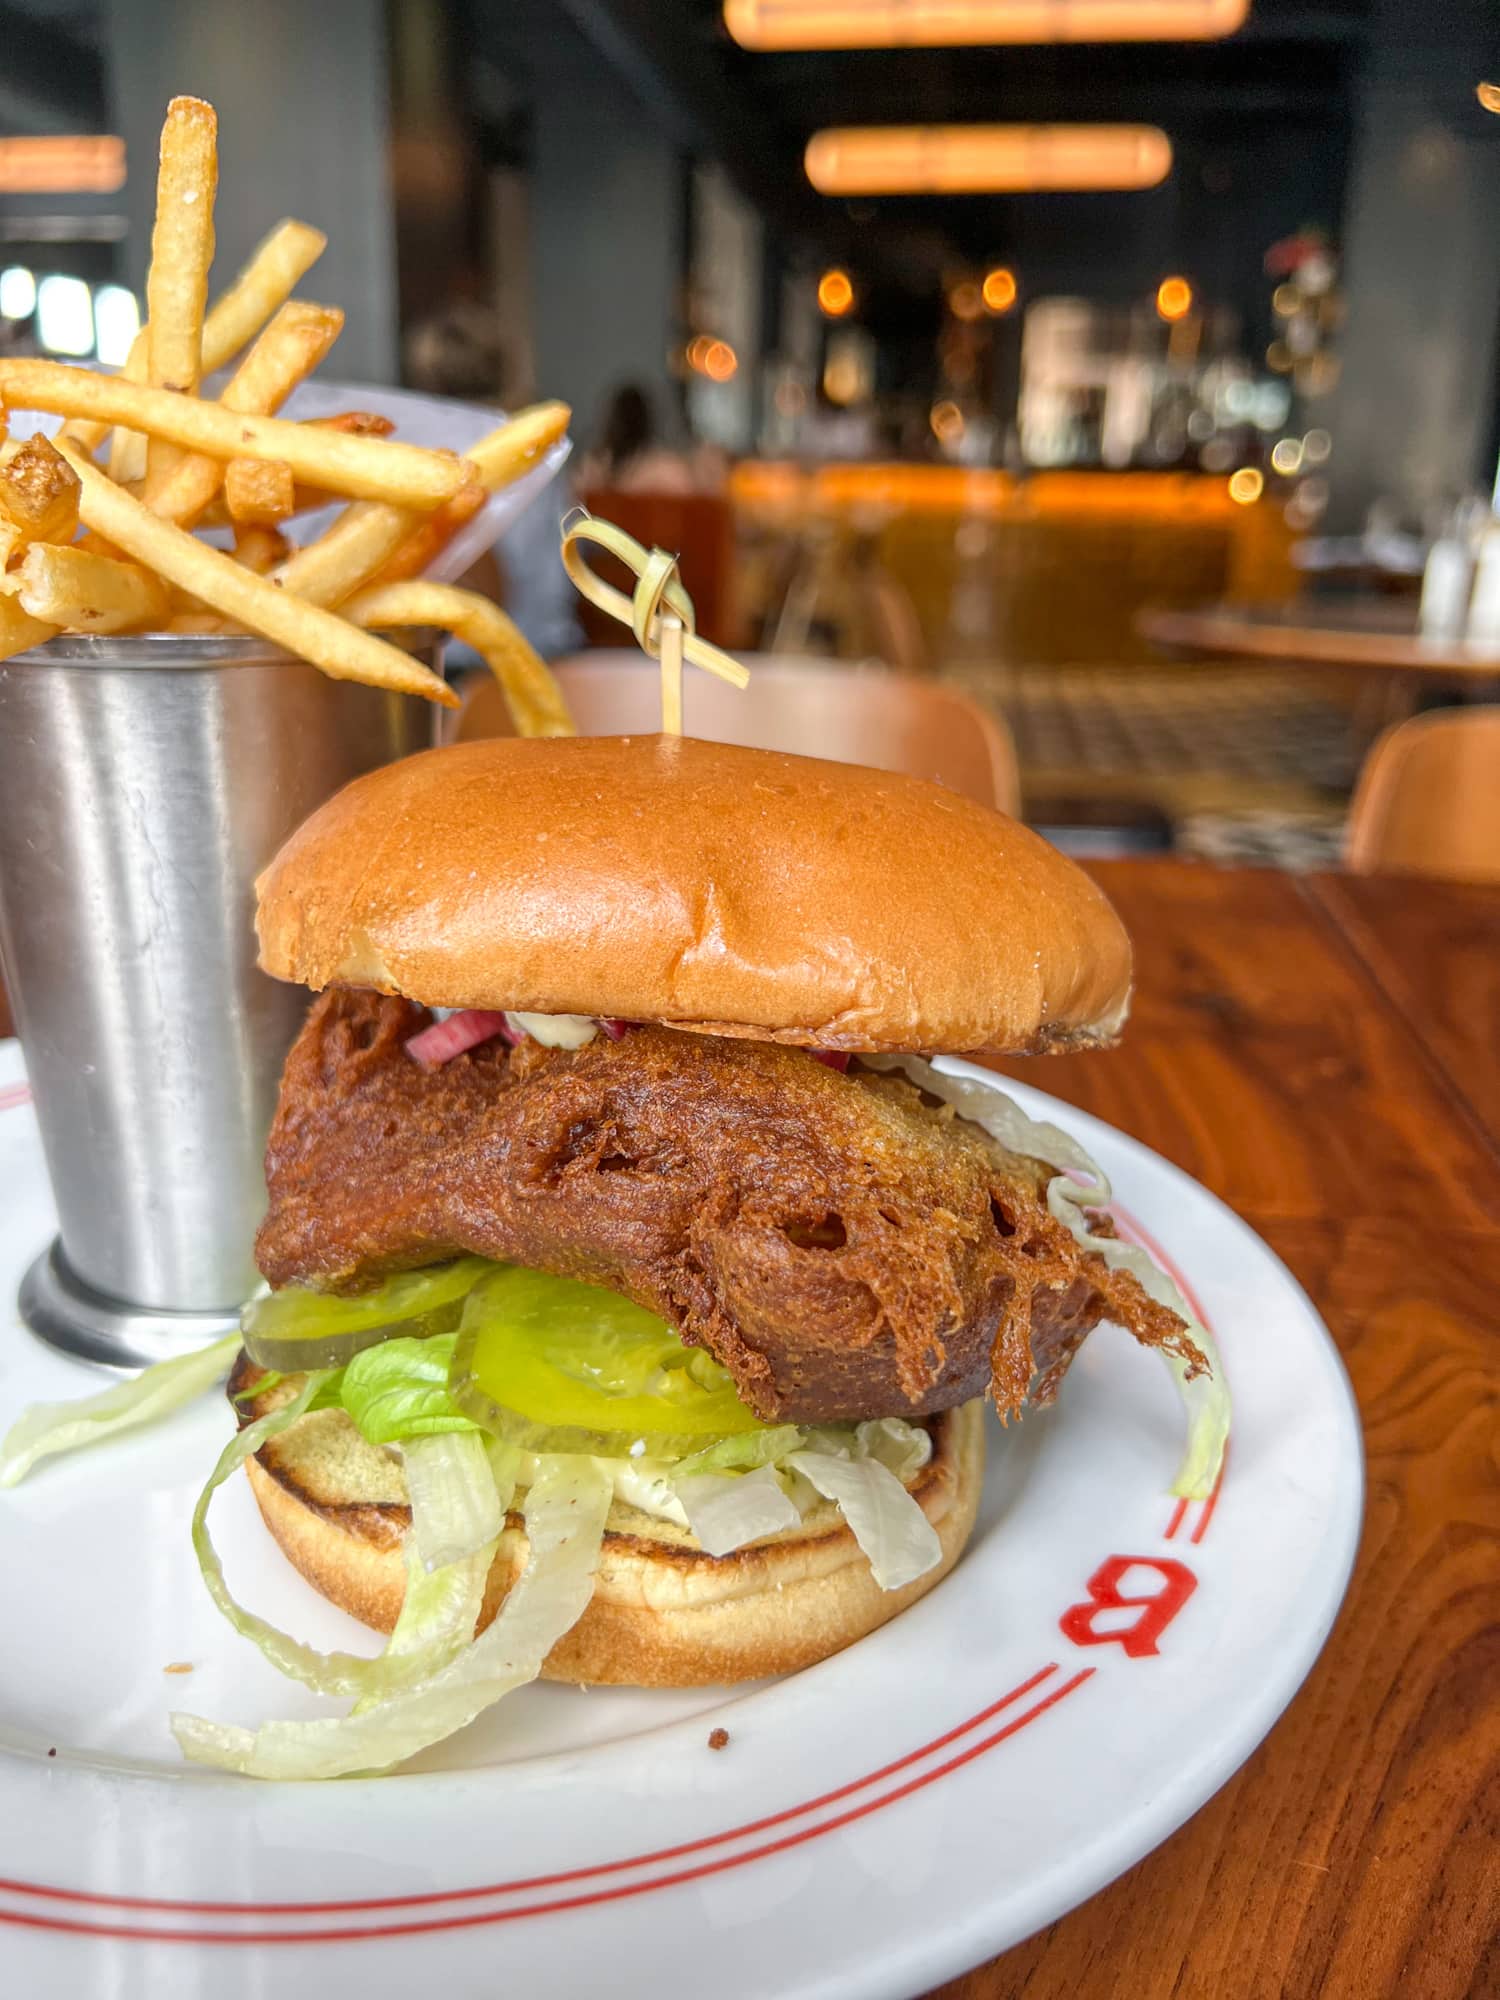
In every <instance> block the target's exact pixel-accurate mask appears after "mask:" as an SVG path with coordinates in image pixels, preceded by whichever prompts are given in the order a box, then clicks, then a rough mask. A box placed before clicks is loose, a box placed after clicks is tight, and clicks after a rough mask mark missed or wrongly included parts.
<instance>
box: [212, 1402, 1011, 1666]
mask: <svg viewBox="0 0 1500 2000" xmlns="http://www.w3.org/2000/svg"><path fill="white" fill-rule="evenodd" d="M246 1470H247V1472H248V1473H249V1476H250V1484H251V1486H252V1488H253V1489H254V1493H255V1498H256V1500H257V1502H258V1504H259V1506H260V1511H261V1515H262V1517H263V1518H264V1520H265V1523H266V1526H267V1527H268V1528H269V1529H270V1531H271V1533H272V1535H273V1536H274V1537H275V1538H276V1541H277V1542H278V1543H279V1544H280V1546H281V1549H282V1551H283V1553H284V1554H285V1555H286V1557H287V1558H288V1560H289V1561H290V1562H291V1563H292V1565H293V1567H294V1568H296V1569H297V1570H298V1571H300V1572H301V1574H302V1575H303V1576H304V1577H305V1578H306V1579H307V1581H308V1582H309V1583H310V1584H311V1585H312V1586H313V1588H314V1589H315V1590H317V1591H320V1592H321V1593H322V1595H323V1596H324V1597H326V1598H328V1599H329V1600H330V1601H331V1602H332V1603H334V1604H336V1605H338V1606H339V1608H340V1609H341V1610H343V1611H346V1612H348V1613H349V1614H350V1615H351V1616H352V1617H354V1618H358V1619H359V1620H361V1622H362V1623H364V1624H366V1625H371V1626H373V1627H375V1629H376V1630H377V1631H381V1632H389V1631H390V1630H391V1628H392V1627H393V1626H394V1625H395V1622H396V1618H397V1615H398V1613H399V1612H400V1609H401V1601H402V1597H403V1595H404V1593H405V1567H404V1562H403V1557H402V1550H401V1542H402V1537H403V1535H404V1533H405V1529H406V1526H407V1524H408V1522H409V1520H410V1513H409V1510H408V1508H407V1506H406V1504H405V1494H404V1485H403V1482H402V1479H401V1471H400V1467H399V1465H397V1464H396V1463H395V1461H394V1460H393V1459H391V1458H389V1457H388V1456H387V1455H386V1454H385V1453H383V1452H379V1451H377V1450H375V1448H374V1447H373V1446H371V1445H368V1444H366V1442H365V1440H364V1439H363V1438H362V1437H361V1436H360V1435H359V1432H358V1431H357V1430H356V1429H355V1428H354V1426H353V1424H352V1423H350V1421H349V1419H348V1418H347V1416H345V1414H344V1413H343V1411H341V1410H326V1411H321V1412H319V1413H317V1414H315V1415H313V1416H310V1417H303V1418H301V1419H300V1420H299V1421H298V1422H297V1423H296V1424H294V1425H293V1426H292V1427H291V1428H290V1429H289V1430H287V1431H284V1432H283V1433H282V1434H281V1435H280V1436H279V1437H277V1438H274V1439H272V1440H271V1442H270V1443H268V1444H267V1445H265V1446H263V1447H262V1449H261V1451H260V1452H259V1453H258V1454H257V1456H256V1457H254V1458H251V1459H249V1460H248V1461H247V1463H246ZM983 1472H984V1413H983V1405H982V1404H981V1403H979V1402H973V1403H968V1404H966V1405H965V1406H964V1407H963V1408H962V1409H959V1410H951V1411H949V1412H947V1413H946V1414H945V1415H943V1416H941V1417H939V1418H936V1419H935V1420H934V1422H933V1455H932V1458H931V1459H930V1460H929V1462H928V1463H927V1465H925V1466H924V1467H923V1468H922V1470H921V1471H920V1472H919V1473H918V1474H917V1476H916V1477H915V1479H913V1480H912V1481H911V1484H910V1491H911V1493H912V1494H913V1496H914V1498H915V1499H916V1500H917V1502H918V1503H919V1505H920V1506H921V1508H922V1511H923V1513H925V1514H926V1516H927V1518H928V1520H929V1521H930V1522H931V1523H932V1525H933V1527H934V1528H935V1529H936V1530H937V1535H938V1540H939V1542H940V1543H941V1545H942V1551H943V1554H942V1560H941V1562H940V1563H938V1564H937V1566H936V1567H935V1568H933V1569H931V1570H929V1571H928V1572H927V1574H926V1575H925V1576H922V1577H919V1578H918V1579H917V1581H916V1582H915V1583H911V1584H908V1585H907V1586H906V1588H905V1589H904V1590H896V1591H884V1590H881V1589H880V1588H879V1586H878V1585H877V1584H876V1582H875V1580H874V1578H873V1577H872V1576H871V1574H870V1568H869V1564H868V1563H867V1562H866V1560H865V1557H864V1555H863V1553H862V1552H861V1550H860V1548H859V1545H858V1543H857V1542H856V1541H855V1539H854V1537H853V1535H851V1534H850V1532H849V1530H848V1529H847V1528H846V1527H845V1526H844V1523H843V1519H842V1517H841V1516H840V1515H839V1514H838V1512H837V1511H836V1509H834V1508H833V1507H831V1506H828V1505H823V1506H820V1507H819V1508H817V1509H816V1510H815V1511H814V1512H813V1513H811V1514H809V1515H808V1517H807V1518H806V1519H805V1520H804V1521H803V1523H802V1525H801V1527H800V1528H796V1529H792V1530H789V1531H788V1532H786V1533H785V1534H783V1535H779V1536H774V1537H771V1538H768V1539H767V1540H765V1541H762V1542H758V1543H756V1544H755V1545H754V1546H753V1547H750V1548H745V1549H740V1550H737V1551H736V1552H735V1553H734V1554H732V1555H728V1556H717V1557H715V1556H708V1555H705V1554H704V1553H703V1552H702V1550H701V1549H699V1547H698V1546H697V1544H696V1542H694V1540H693V1538H692V1537H691V1536H690V1535H689V1534H688V1533H687V1532H686V1531H685V1530H684V1529H682V1528H679V1527H676V1526H675V1525H673V1524H672V1523H671V1522H665V1521H658V1520H655V1519H653V1518H652V1517H651V1516H649V1515H646V1514H643V1513H641V1512H639V1511H638V1510H637V1509H635V1508H633V1507H629V1506H625V1505H623V1504H622V1503H619V1502H616V1504H615V1506H614V1507H613V1508H612V1509H611V1512H610V1516H609V1523H608V1526H607V1529H606V1532H605V1536H604V1545H603V1549H602V1551H601V1554H600V1560H599V1569H598V1573H597V1575H596V1577H595V1582H594V1595H593V1598H592V1600H591V1601H590V1604H589V1607H588V1609H587V1610H586V1611H585V1612H584V1614H583V1617H582V1618H581V1619H580V1620H579V1621H578V1623H577V1624H576V1625H575V1626H574V1627H573V1629H572V1631H571V1632H568V1633H566V1634H565V1635H564V1637H563V1638H562V1639H560V1640H559V1641H558V1643H557V1645H556V1646H555V1647H554V1648H553V1649H552V1652H551V1653H550V1654H549V1655H548V1657H547V1661H546V1664H545V1665H544V1666H543V1668H542V1677H543V1679H545V1680H555V1681H576V1682H579V1683H582V1684H586V1685H588V1684H597V1683H609V1682H613V1683H618V1684H622V1685H626V1686H632V1687H695V1686H701V1685H713V1684H719V1683H723V1682H730V1681H743V1680H757V1679H760V1678H761V1677H762V1676H764V1675H768V1674H785V1673H792V1672H794V1671H796V1670H797V1669H798V1668H801V1667H807V1666H811V1665H813V1663H814V1662H815V1661H817V1660H822V1659H826V1658H827V1657H828V1655H829V1654H830V1653H836V1652H838V1651H840V1649H841V1648H843V1647H844V1646H848V1645H851V1644H852V1643H853V1642H854V1641H855V1640H856V1639H860V1638H863V1636H864V1635H865V1633H867V1632H873V1631H874V1630H875V1628H876V1627H877V1626H879V1625H883V1624H885V1623H886V1621H887V1620H888V1619H890V1618H894V1617H895V1616H896V1614H897V1613H898V1612H900V1611H904V1610H905V1609H906V1607H907V1605H909V1604H913V1603H915V1602H916V1600H917V1599H918V1598H919V1597H922V1596H925V1595H926V1593H927V1592H928V1591H929V1590H931V1589H932V1587H933V1585H934V1584H936V1583H938V1582H940V1581H941V1580H942V1578H943V1577H945V1576H946V1575H947V1573H948V1571H949V1570H950V1569H951V1568H952V1567H953V1564H954V1563H955V1562H956V1561H957V1560H958V1557H959V1555H960V1554H961V1552H962V1550H963V1547H964V1544H965V1543H966V1542H967V1540H968V1538H969V1535H970V1532H971V1531H972V1529H973V1526H974V1515H975V1510H976V1509H977V1507H978V1504H979V1489H980V1484H981V1480H982V1476H983ZM525 1561H526V1534H525V1530H524V1528H523V1526H522V1525H521V1520H520V1516H519V1515H517V1514H512V1515H511V1516H510V1518H509V1520H508V1522H507V1525H506V1529H505V1533H504V1534H503V1536H502V1537H501V1541H500V1547H499V1549H498V1551H497V1553H496V1556H495V1562H494V1567H493V1568H492V1569H491V1571H490V1577H489V1583H488V1586H487V1588H486V1591H485V1599H484V1608H483V1611H482V1612H481V1614H480V1619H479V1626H478V1629H479V1630H481V1631H482V1630H483V1629H484V1627H485V1626H486V1625H488V1624H489V1622H490V1620H491V1619H492V1618H493V1617H494V1616H495V1614H496V1612H497V1611H498V1610H499V1608H500V1606H501V1604H502V1603H503V1602H504V1599H505V1595H506V1592H507V1591H508V1590H509V1589H510V1587H511V1585H512V1583H514V1582H515V1580H516V1578H517V1577H518V1576H519V1575H520V1573H521V1570H522V1568H523V1567H524V1565H525Z"/></svg>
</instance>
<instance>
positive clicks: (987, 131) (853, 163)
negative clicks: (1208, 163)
mask: <svg viewBox="0 0 1500 2000" xmlns="http://www.w3.org/2000/svg"><path fill="white" fill-rule="evenodd" d="M804 164H805V166H806V168H807V178H808V179H809V180H810V181H811V182H812V184H813V186H814V187H815V188H816V189H817V190H818V192H819V193H820V194H837V195H870V194H1032V193H1040V192H1054V193H1062V192H1069V191H1073V192H1094V191H1099V190H1103V189H1116V188H1148V187H1155V186H1156V184H1157V182H1158V181H1162V180H1165V179H1166V176H1167V174H1168V172H1169V170H1170V168H1171V165H1172V143H1171V141H1170V140H1169V139H1168V137H1167V135H1166V133H1165V132H1161V131H1158V129H1157V128H1156V126H1154V125H863V126H861V125H848V126H841V127H834V128H831V129H830V130H829V131H826V132H817V133H814V135H813V137H812V138H811V139H810V140H809V141H808V145H807V152H806V154H805V155H804Z"/></svg>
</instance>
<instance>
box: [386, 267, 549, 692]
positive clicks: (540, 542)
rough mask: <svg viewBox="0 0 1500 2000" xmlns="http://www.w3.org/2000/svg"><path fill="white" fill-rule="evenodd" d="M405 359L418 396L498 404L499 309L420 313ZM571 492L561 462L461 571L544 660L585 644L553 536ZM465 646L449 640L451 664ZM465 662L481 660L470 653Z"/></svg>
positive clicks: (464, 307)
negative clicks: (422, 315) (526, 504)
mask: <svg viewBox="0 0 1500 2000" xmlns="http://www.w3.org/2000/svg"><path fill="white" fill-rule="evenodd" d="M405 360H406V380H407V384H408V386H409V387H411V388H413V389H418V390H420V391H421V392H422V394H423V395H426V396H451V397H453V398H454V400H455V401H457V402H460V403H492V404H494V405H496V406H497V407H498V406H500V404H501V403H502V400H503V399H502V397H501V385H502V382H503V381H504V376H505V343H504V338H503V335H502V334H501V330H500V322H499V320H498V318H497V316H496V315H495V314H494V313H493V312H491V311H490V310H489V308H488V307H486V306H482V305H478V304H475V303H474V302H472V301H460V302H459V303H458V304H456V305H452V306H450V307H448V308H447V310H446V311H444V312H442V313H439V314H437V315H436V316H435V317H434V318H432V319H428V320H423V321H422V323H421V324H420V325H419V326H416V327H414V328H413V329H412V331H411V333H410V334H409V335H408V336H407V339H406V351H405ZM515 400H517V401H519V400H520V399H519V398H517V399H515ZM575 498H576V496H575V494H574V492H573V487H572V483H571V482H570V480H569V478H568V468H567V467H566V466H564V467H563V469H562V471H561V472H560V473H559V474H558V476H557V477H556V479H554V480H553V482H552V484H551V485H550V486H548V487H546V488H544V489H543V491H542V492H541V493H540V494H539V495H538V496H537V498H536V499H535V500H534V501H533V502H532V504H531V505H530V506H529V507H528V508H527V509H526V511H525V513H524V514H522V515H521V516H520V518H519V519H518V520H516V521H513V522H512V523H511V525H510V526H509V527H508V528H507V529H506V531H505V534H504V536H503V538H502V539H501V540H500V541H499V542H497V543H496V545H495V547H494V549H493V550H491V551H490V553H489V554H488V555H485V556H482V557H481V558H480V559H479V561H478V562H477V563H475V564H474V566H473V568H472V569H471V570H470V571H469V572H468V574H467V575H466V576H462V577H460V578H458V581H459V582H460V583H462V584H463V585H464V586H465V587H466V588H467V589H469V590H478V591H482V592H483V593H484V595H485V596H486V597H492V598H494V600H495V602H496V603H497V604H500V605H503V606H504V608H505V611H506V613H507V615H508V616H509V617H510V618H512V619H513V620H514V621H515V623H516V624H517V625H518V626H519V627H520V629H521V631H522V632H523V633H524V634H525V636H526V637H527V638H528V639H529V640H530V641H531V643H532V645H533V646H535V648H536V650H537V651H538V652H539V653H540V654H541V656H542V658H543V659H544V660H555V659H557V658H558V657H559V656H560V655H561V654H564V653H573V652H576V651H577V650H578V649H579V647H580V646H581V645H582V644H583V630H582V627H581V626H580V625H579V623H578V611H577V605H578V596H577V592H576V591H575V590H574V588H573V586H572V584H571V583H569V581H568V575H567V571H566V570H565V569H564V568H563V566H562V552H561V548H560V545H559V536H558V523H559V522H560V521H561V520H562V518H563V516H564V515H565V514H566V513H568V511H569V510H570V509H571V508H572V507H573V505H574V503H575ZM465 650H466V649H465V648H463V647H461V646H458V645H457V644H453V645H450V647H449V658H450V663H452V664H457V665H460V666H461V665H464V664H466V662H465V659H464V654H465ZM467 664H472V665H477V664H478V662H477V661H476V660H475V659H474V658H473V656H472V655H471V656H470V657H469V660H468V662H467Z"/></svg>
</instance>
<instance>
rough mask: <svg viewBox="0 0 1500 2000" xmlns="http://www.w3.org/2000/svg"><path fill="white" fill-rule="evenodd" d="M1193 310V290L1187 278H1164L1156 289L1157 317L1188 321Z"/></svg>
mask: <svg viewBox="0 0 1500 2000" xmlns="http://www.w3.org/2000/svg"><path fill="white" fill-rule="evenodd" d="M1192 310H1193V288H1192V286H1191V285H1190V284H1189V283H1188V281H1187V279H1186V278H1163V279H1162V281H1161V283H1160V284H1159V285H1158V286H1157V288H1156V311H1157V316H1158V317H1159V318H1161V319H1165V320H1174V319H1186V318H1187V316H1188V314H1189V313H1190V312H1191V311H1192Z"/></svg>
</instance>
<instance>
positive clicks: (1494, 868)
mask: <svg viewBox="0 0 1500 2000" xmlns="http://www.w3.org/2000/svg"><path fill="white" fill-rule="evenodd" d="M1344 859H1345V861H1346V862H1347V864H1348V866H1349V867H1350V868H1352V869H1353V870H1355V871H1356V873H1358V874H1361V875H1369V874H1374V873H1377V872H1379V871H1382V870H1384V871H1389V872H1391V873H1394V874H1404V875H1436V876H1445V877H1447V878H1448V879H1449V880H1453V881H1468V882H1500V706H1496V707H1491V708H1456V709H1441V710H1438V711H1436V712H1435V713H1433V714H1430V715H1418V716H1413V717H1412V719H1411V721H1409V722H1399V723H1397V724H1396V725H1395V727H1394V728H1392V729H1388V730H1386V732H1385V734H1384V735H1383V736H1381V737H1380V738H1379V739H1378V741H1377V742H1376V743H1375V745H1374V746H1373V748H1372V749H1371V751H1370V754H1369V756H1368V757H1367V758H1366V759H1365V765H1364V769H1363V771H1362V772H1361V773H1360V778H1359V784H1358V786H1357V787H1356V789H1355V793H1354V803H1353V805H1352V806H1351V807H1350V810H1349V826H1348V831H1347V834H1346V836H1345V845H1344Z"/></svg>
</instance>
